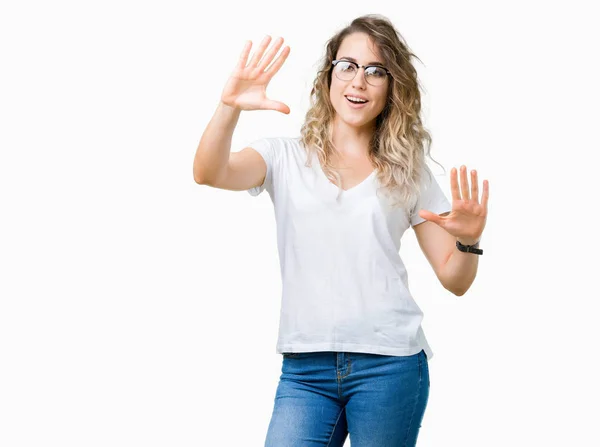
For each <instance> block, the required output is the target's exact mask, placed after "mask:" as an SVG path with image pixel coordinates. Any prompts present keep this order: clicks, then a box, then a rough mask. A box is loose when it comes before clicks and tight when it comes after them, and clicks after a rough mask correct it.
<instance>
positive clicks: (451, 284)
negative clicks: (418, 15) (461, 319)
mask: <svg viewBox="0 0 600 447" xmlns="http://www.w3.org/2000/svg"><path fill="white" fill-rule="evenodd" d="M460 242H461V243H462V244H464V245H471V244H473V243H475V241H463V240H461V241H460ZM478 265H479V255H477V254H474V253H465V252H462V251H460V250H459V249H458V248H454V251H453V252H452V254H451V255H450V257H449V258H448V260H447V261H446V264H445V265H444V268H443V270H442V278H443V281H442V284H443V285H444V288H446V289H447V290H449V291H450V292H452V293H454V294H455V295H458V296H461V295H464V294H465V293H466V292H467V290H469V288H470V287H471V285H472V284H473V281H475V276H476V275H477V267H478Z"/></svg>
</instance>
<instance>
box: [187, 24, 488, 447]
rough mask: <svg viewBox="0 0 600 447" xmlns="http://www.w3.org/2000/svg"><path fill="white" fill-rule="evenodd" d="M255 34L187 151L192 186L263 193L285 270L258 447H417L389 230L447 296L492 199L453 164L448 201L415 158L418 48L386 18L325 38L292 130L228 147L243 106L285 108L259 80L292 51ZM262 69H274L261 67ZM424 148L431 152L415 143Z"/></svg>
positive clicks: (417, 407) (402, 298) (409, 314)
mask: <svg viewBox="0 0 600 447" xmlns="http://www.w3.org/2000/svg"><path fill="white" fill-rule="evenodd" d="M270 42H271V39H270V37H268V36H267V37H266V38H265V39H264V40H263V42H262V43H261V44H260V46H259V47H258V49H257V50H256V51H255V53H254V54H253V56H252V58H251V59H250V61H248V57H249V53H250V48H251V43H250V42H248V43H247V44H246V46H245V47H244V49H243V51H242V54H241V57H240V59H239V63H238V64H237V67H236V68H235V70H234V72H233V74H232V76H231V77H230V79H229V80H228V82H227V84H226V86H225V88H224V90H223V93H222V97H221V103H220V104H219V106H218V108H217V111H216V112H215V115H214V117H213V118H212V120H211V121H210V123H209V124H208V126H207V128H206V130H205V131H204V134H203V135H202V139H201V141H200V144H199V146H198V150H197V152H196V156H195V159H194V178H195V180H196V182H197V183H200V184H204V185H210V186H212V187H215V188H223V189H228V190H248V192H249V193H250V194H252V195H253V196H256V195H258V194H260V193H261V192H262V191H263V190H265V189H266V190H267V191H268V193H269V195H270V197H271V199H272V201H273V204H274V207H275V215H276V221H277V237H278V239H277V240H278V249H279V256H280V262H281V274H282V286H283V294H282V306H281V319H280V326H279V338H278V342H277V352H278V353H280V354H283V363H282V374H281V377H280V381H279V385H278V387H277V391H276V397H275V403H274V409H273V414H272V418H271V422H270V425H269V429H268V433H267V437H266V443H265V445H266V446H277V447H284V446H302V447H308V446H342V445H343V444H344V441H345V439H346V437H347V436H348V434H349V435H350V441H351V443H352V446H353V447H366V446H377V447H386V446H389V447H391V446H413V445H415V444H416V440H417V435H418V432H419V428H420V425H421V421H422V418H423V415H424V412H425V407H426V405H427V400H428V396H429V372H428V359H431V356H432V351H431V349H430V347H429V345H428V344H427V341H426V339H425V335H424V333H423V330H422V328H421V320H422V317H423V314H422V312H421V310H420V309H419V307H418V306H417V304H416V303H415V301H414V300H413V298H412V296H411V294H410V291H409V288H408V278H407V271H406V269H405V266H404V264H403V262H402V260H401V258H400V256H399V249H400V239H401V236H402V234H403V233H404V231H405V230H406V229H408V228H409V227H412V228H413V229H414V231H415V234H416V237H417V240H418V243H419V245H420V247H421V249H422V250H423V253H424V255H425V257H426V258H427V260H428V261H429V263H430V264H431V266H432V268H433V270H434V271H435V274H436V275H437V278H438V279H439V281H440V282H441V284H442V285H443V287H445V288H446V289H447V290H449V291H451V292H452V293H454V294H455V295H463V294H464V293H465V292H466V291H467V290H468V289H469V287H470V285H471V284H472V282H473V280H474V278H475V274H476V272H477V264H478V258H479V256H478V255H480V254H482V250H481V249H479V248H477V245H478V243H479V239H480V238H481V235H482V232H483V229H484V226H485V221H486V216H487V201H488V182H487V181H485V180H484V182H483V193H482V198H481V202H480V201H479V190H478V180H477V173H476V172H475V171H474V170H472V171H471V185H470V187H469V182H468V179H467V170H466V167H465V166H461V170H460V171H461V172H460V183H459V182H458V179H457V171H456V169H454V168H453V169H452V171H451V177H450V182H451V190H452V204H450V203H449V202H448V200H447V199H446V197H445V196H444V194H443V192H442V191H441V189H440V187H439V185H438V183H437V182H436V180H435V178H434V177H433V175H432V173H431V171H430V170H429V168H428V166H427V165H426V161H425V156H426V155H427V156H429V146H428V145H429V144H430V143H431V138H430V136H429V134H428V132H427V131H426V130H425V129H424V127H423V125H422V121H421V117H420V111H421V102H420V93H419V86H418V81H417V73H416V70H415V68H414V67H413V65H412V63H411V57H412V56H414V54H412V53H411V52H410V50H409V49H408V47H407V45H406V44H405V42H404V40H403V39H402V37H401V35H400V34H399V33H398V32H397V31H396V29H395V28H394V26H393V25H392V24H391V23H390V22H389V20H388V19H386V18H385V17H381V16H376V15H369V16H363V17H359V18H357V19H355V20H354V21H352V23H351V24H350V25H349V26H347V27H346V28H344V29H342V30H341V31H340V32H338V33H337V34H336V35H335V36H333V37H332V38H331V39H330V40H329V41H328V43H327V46H326V54H325V57H324V59H323V62H322V66H321V68H320V70H319V72H318V74H317V77H316V79H315V81H314V87H313V89H312V92H311V107H310V109H309V111H308V112H307V114H306V120H305V122H304V124H303V126H302V129H301V135H300V136H299V137H295V138H286V137H270V138H263V139H260V140H257V141H255V142H253V143H252V144H250V145H249V146H248V147H246V148H244V149H242V150H241V151H239V152H237V153H236V152H233V153H230V147H231V138H232V134H233V131H234V128H235V126H236V123H237V121H238V118H239V115H240V112H241V111H242V110H259V109H262V110H277V111H279V112H282V113H286V114H287V113H289V107H288V106H287V105H285V104H283V103H281V102H278V101H273V100H270V99H269V98H268V97H267V95H266V87H267V85H268V83H269V81H270V80H271V79H272V78H273V76H274V75H275V74H276V73H277V72H278V70H279V69H280V68H281V66H282V65H283V63H284V61H285V60H286V58H287V56H288V55H289V50H290V49H289V47H287V46H286V47H285V48H283V50H282V51H281V53H280V54H279V56H278V57H277V58H275V56H276V55H277V53H278V52H279V50H280V49H281V47H282V45H283V39H281V38H278V39H276V40H275V42H274V45H273V46H272V47H271V48H270V49H269V50H268V51H267V48H268V46H269V43H270ZM269 64H271V65H269ZM425 143H427V144H428V145H426V144H425Z"/></svg>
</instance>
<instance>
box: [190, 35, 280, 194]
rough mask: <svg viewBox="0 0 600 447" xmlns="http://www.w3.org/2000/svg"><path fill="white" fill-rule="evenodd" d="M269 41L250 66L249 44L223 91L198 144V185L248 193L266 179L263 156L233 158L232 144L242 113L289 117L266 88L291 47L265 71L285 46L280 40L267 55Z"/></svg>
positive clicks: (247, 154) (244, 153)
mask: <svg viewBox="0 0 600 447" xmlns="http://www.w3.org/2000/svg"><path fill="white" fill-rule="evenodd" d="M270 41H271V37H270V36H266V37H265V38H264V39H263V41H262V43H261V44H260V45H259V47H258V49H257V50H256V52H255V53H254V54H253V56H252V58H251V59H250V62H248V56H249V55H250V49H251V47H252V42H250V41H248V42H246V45H245V46H244V49H243V50H242V54H241V55H240V58H239V61H238V64H237V65H236V67H235V69H234V71H233V73H232V74H231V76H230V77H229V80H228V81H227V83H226V85H225V88H224V89H223V92H222V94H221V102H220V103H219V106H218V107H217V110H216V112H215V114H214V115H213V117H212V119H211V121H210V122H209V123H208V126H207V127H206V129H205V131H204V133H203V134H202V138H201V139H200V143H199V144H198V149H197V150H196V155H195V156H194V168H193V172H194V180H195V181H196V183H200V184H207V185H211V186H217V187H223V188H226V189H246V188H249V187H251V186H255V185H256V184H257V182H258V181H259V180H260V178H261V177H264V171H265V170H266V167H265V163H264V161H262V159H261V157H260V155H259V154H258V153H256V152H255V151H240V153H234V154H231V140H232V137H233V131H234V129H235V126H236V125H237V122H238V119H239V117H240V112H241V110H277V111H279V112H282V113H286V114H287V113H290V109H289V107H288V106H287V105H286V104H284V103H281V102H278V101H273V100H270V99H269V98H267V96H266V88H267V85H268V84H269V82H270V80H271V78H272V77H273V76H274V75H275V73H277V72H278V71H279V69H280V68H281V66H282V65H283V62H284V61H285V60H286V58H287V55H288V54H289V52H290V49H289V47H285V48H284V49H283V51H282V52H281V54H280V55H279V56H278V57H277V59H275V61H274V62H273V64H272V65H270V66H269V67H268V69H267V71H265V69H266V68H267V66H268V65H269V64H270V63H271V62H272V61H273V58H274V57H275V55H276V54H277V52H278V51H279V49H280V48H281V46H282V45H283V38H281V37H280V38H278V39H277V40H276V41H275V44H274V45H273V46H272V47H271V48H270V49H269V51H268V52H267V53H266V54H265V51H266V49H267V47H268V45H269V42H270ZM263 55H264V57H263ZM240 175H241V177H240Z"/></svg>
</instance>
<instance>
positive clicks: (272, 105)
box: [261, 100, 290, 115]
mask: <svg viewBox="0 0 600 447" xmlns="http://www.w3.org/2000/svg"><path fill="white" fill-rule="evenodd" d="M261 109H263V110H276V111H278V112H281V113H285V114H286V115H287V114H289V113H290V108H289V107H288V106H287V104H284V103H282V102H279V101H271V100H267V101H265V102H264V103H263V104H261Z"/></svg>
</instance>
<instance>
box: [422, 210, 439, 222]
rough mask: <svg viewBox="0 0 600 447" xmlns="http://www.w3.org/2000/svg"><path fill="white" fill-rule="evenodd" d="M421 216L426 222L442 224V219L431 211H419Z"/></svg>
mask: <svg viewBox="0 0 600 447" xmlns="http://www.w3.org/2000/svg"><path fill="white" fill-rule="evenodd" d="M419 216H421V217H422V218H423V219H425V220H429V221H431V222H433V223H436V224H438V225H440V224H441V222H442V218H441V217H440V216H438V215H437V214H435V213H432V212H431V211H427V210H419Z"/></svg>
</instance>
